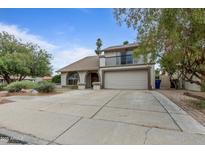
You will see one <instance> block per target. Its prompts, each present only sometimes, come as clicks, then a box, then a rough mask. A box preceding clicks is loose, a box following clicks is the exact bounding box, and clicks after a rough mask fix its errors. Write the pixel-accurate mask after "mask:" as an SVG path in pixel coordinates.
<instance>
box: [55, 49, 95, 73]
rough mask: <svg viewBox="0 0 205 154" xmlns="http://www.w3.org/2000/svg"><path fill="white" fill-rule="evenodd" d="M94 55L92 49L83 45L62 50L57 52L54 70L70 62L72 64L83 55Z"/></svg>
mask: <svg viewBox="0 0 205 154" xmlns="http://www.w3.org/2000/svg"><path fill="white" fill-rule="evenodd" d="M91 55H94V51H93V50H92V49H88V48H83V47H74V48H72V49H70V50H62V51H59V52H55V54H54V59H53V63H54V64H55V66H54V70H55V71H56V70H58V69H60V68H62V67H64V66H66V65H68V64H71V63H73V62H75V61H77V60H79V59H81V58H83V57H86V56H91Z"/></svg>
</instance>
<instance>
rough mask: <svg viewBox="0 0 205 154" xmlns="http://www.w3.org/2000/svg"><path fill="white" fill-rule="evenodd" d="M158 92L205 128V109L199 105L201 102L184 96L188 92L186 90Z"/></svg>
mask: <svg viewBox="0 0 205 154" xmlns="http://www.w3.org/2000/svg"><path fill="white" fill-rule="evenodd" d="M158 92H160V93H162V94H164V95H165V96H167V97H168V98H169V99H170V100H172V101H173V102H174V103H175V104H176V105H178V106H179V107H181V108H182V109H183V110H185V111H186V112H187V113H188V114H189V115H191V116H192V117H193V118H194V119H196V120H197V121H199V122H200V123H201V124H202V125H204V126H205V108H203V107H199V106H198V105H197V103H199V102H200V101H201V100H199V99H196V98H193V97H190V96H186V95H184V93H186V92H188V91H186V90H158ZM195 93H197V92H195ZM202 94H203V93H202Z"/></svg>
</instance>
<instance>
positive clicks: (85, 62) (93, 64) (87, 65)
mask: <svg viewBox="0 0 205 154" xmlns="http://www.w3.org/2000/svg"><path fill="white" fill-rule="evenodd" d="M98 69H99V57H98V56H88V57H85V58H82V59H80V60H78V61H76V62H74V63H72V64H70V65H67V66H65V67H63V68H61V69H59V70H58V71H57V72H72V71H87V70H90V71H91V70H98Z"/></svg>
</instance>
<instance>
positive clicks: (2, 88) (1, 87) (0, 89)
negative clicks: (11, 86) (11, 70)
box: [0, 83, 6, 91]
mask: <svg viewBox="0 0 205 154" xmlns="http://www.w3.org/2000/svg"><path fill="white" fill-rule="evenodd" d="M5 87H6V84H4V83H0V91H2V90H5Z"/></svg>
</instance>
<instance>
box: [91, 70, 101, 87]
mask: <svg viewBox="0 0 205 154" xmlns="http://www.w3.org/2000/svg"><path fill="white" fill-rule="evenodd" d="M93 82H99V78H98V74H97V73H91V87H93V85H92V83H93Z"/></svg>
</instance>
